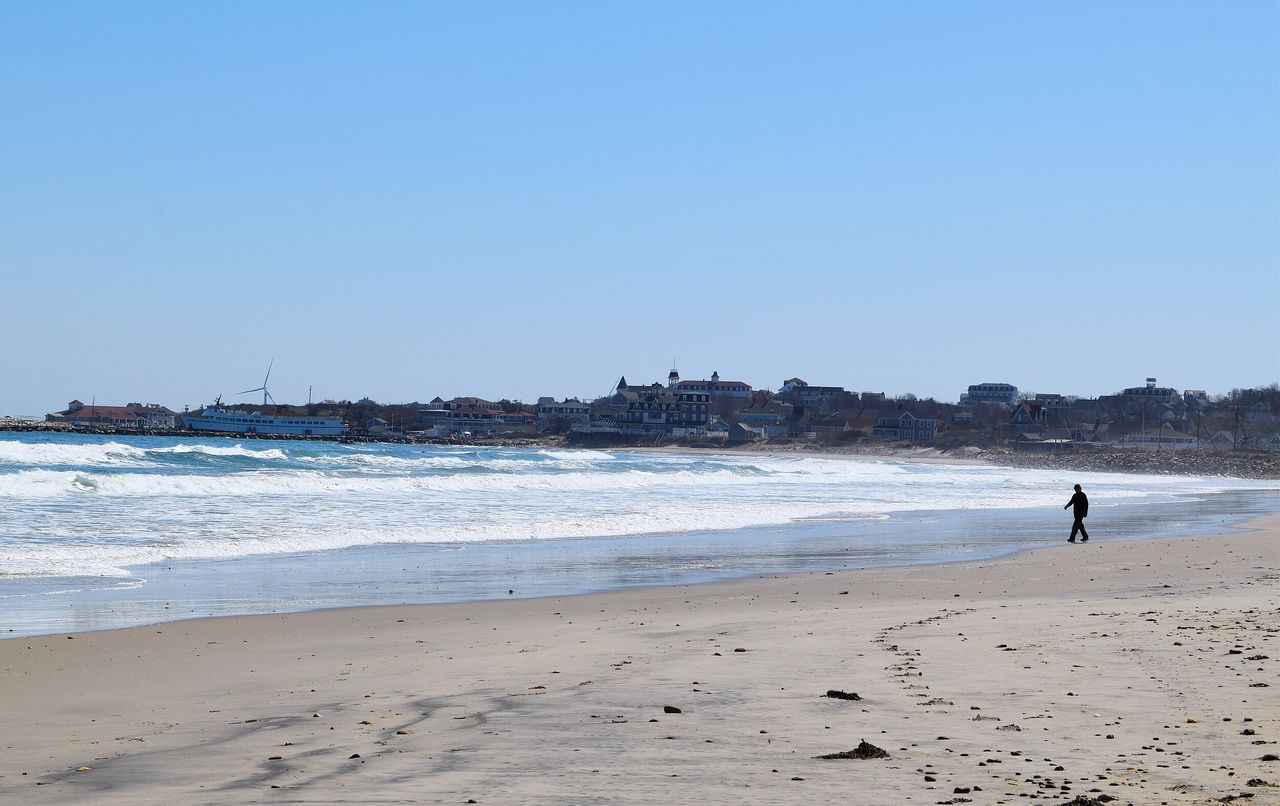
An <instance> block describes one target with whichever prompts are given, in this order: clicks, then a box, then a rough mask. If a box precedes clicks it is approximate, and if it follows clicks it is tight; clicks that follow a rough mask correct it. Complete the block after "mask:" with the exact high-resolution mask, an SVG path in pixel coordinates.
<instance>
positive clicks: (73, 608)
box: [0, 490, 1280, 643]
mask: <svg viewBox="0 0 1280 806" xmlns="http://www.w3.org/2000/svg"><path fill="white" fill-rule="evenodd" d="M1277 504H1280V490H1245V491H1236V492H1219V493H1217V494H1215V495H1202V494H1199V493H1185V494H1182V495H1181V496H1177V497H1175V498H1174V499H1171V500H1170V501H1168V502H1158V501H1157V502H1139V503H1125V502H1123V501H1122V502H1120V503H1118V504H1113V505H1111V506H1108V507H1104V508H1102V509H1101V510H1099V511H1098V512H1097V513H1095V518H1094V519H1093V520H1094V521H1095V522H1094V523H1093V524H1092V525H1091V528H1093V529H1094V530H1095V531H1097V530H1099V529H1100V530H1101V532H1102V534H1101V535H1100V537H1101V538H1102V539H1103V540H1106V541H1107V542H1133V541H1137V542H1146V541H1150V540H1153V539H1168V538H1174V539H1183V538H1186V537H1188V536H1191V535H1205V534H1223V533H1231V532H1232V531H1234V530H1236V529H1238V528H1241V525H1242V524H1243V523H1245V522H1247V521H1248V520H1250V519H1251V518H1253V517H1257V516H1259V515H1266V514H1280V512H1278V510H1280V506H1277ZM1060 520H1061V519H1049V518H1046V517H1044V515H1043V513H1041V512H1040V511H1039V510H1038V509H1034V508H1033V509H1026V508H1014V509H1003V510H959V511H950V510H919V511H906V512H899V513H896V514H895V515H894V516H893V517H888V518H884V519H874V520H871V521H862V522H858V521H843V520H841V521H832V522H826V521H821V520H820V521H817V522H813V523H805V522H803V521H800V522H793V523H790V524H785V525H777V526H772V527H753V528H747V529H730V530H723V531H707V532H679V533H670V534H653V535H637V536H631V537H581V538H568V539H556V540H546V541H520V540H517V541H504V540H497V541H484V542H480V543H469V544H464V545H461V546H459V545H456V544H437V543H421V544H401V543H388V544H369V545H357V546H351V547H347V548H343V549H338V550H331V551H314V552H303V553H287V554H268V555H257V556H252V555H251V556H243V557H238V558H220V559H218V558H211V559H203V560H202V559H187V560H162V561H157V562H153V563H148V564H144V565H134V566H127V567H126V570H127V571H128V572H129V574H130V576H129V577H128V578H127V580H122V581H121V582H120V583H114V584H109V578H103V579H101V580H99V581H98V582H100V583H103V584H102V586H98V582H94V581H92V580H91V579H90V578H76V577H49V578H29V579H26V580H16V579H11V580H8V581H7V583H6V585H5V588H4V589H5V590H6V595H5V596H4V597H3V598H0V601H4V602H6V606H7V611H8V614H7V615H8V619H7V621H8V623H4V622H0V643H2V642H4V641H10V640H24V639H26V638H31V637H39V636H48V635H58V634H63V633H65V632H67V631H68V630H75V631H77V632H80V633H89V632H102V631H109V630H114V629H122V628H132V627H145V626H161V625H165V624H174V623H180V622H184V621H190V620H194V619H200V618H209V617H238V616H250V615H280V614H288V613H307V612H319V611H327V610H338V609H343V608H347V607H379V606H400V605H408V606H417V605H427V604H446V603H450V604H456V603H479V602H492V601H538V600H543V599H547V598H552V597H565V596H579V595H604V594H608V593H612V592H618V591H624V592H625V591H644V590H654V589H663V588H666V587H669V586H671V585H674V584H679V585H687V586H700V585H714V584H720V583H727V582H734V581H740V580H743V579H751V578H755V577H757V576H759V575H789V574H805V573H813V572H826V571H839V572H848V571H853V570H876V569H904V568H912V567H929V566H938V565H951V564H956V563H965V562H975V561H984V560H998V559H1000V558H1002V557H1010V556H1016V555H1017V554H1019V553H1021V552H1025V551H1034V550H1037V549H1039V548H1044V547H1047V546H1053V545H1057V544H1058V543H1059V542H1061V540H1063V539H1064V537H1063V536H1064V535H1065V534H1066V530H1065V524H1063V523H1061V522H1060ZM983 531H985V532H994V533H995V534H994V535H987V536H978V537H975V535H981V534H982V532H983ZM925 532H927V533H928V534H929V535H930V537H929V538H926V539H924V540H923V541H922V540H920V538H919V537H918V536H919V535H920V534H922V533H925ZM1001 535H1003V536H1001ZM349 569H358V570H357V571H356V573H355V574H354V575H353V574H352V573H351V572H350V571H349ZM570 569H572V570H570ZM460 580H465V581H462V582H460ZM509 588H510V589H511V590H508V589H509ZM246 597H248V598H246Z"/></svg>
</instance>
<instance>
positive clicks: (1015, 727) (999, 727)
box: [996, 722, 1022, 731]
mask: <svg viewBox="0 0 1280 806" xmlns="http://www.w3.org/2000/svg"><path fill="white" fill-rule="evenodd" d="M996 730H1018V731H1020V730H1022V728H1021V727H1020V726H1019V725H1017V724H1016V723H1014V722H1010V723H1009V724H1008V725H996Z"/></svg>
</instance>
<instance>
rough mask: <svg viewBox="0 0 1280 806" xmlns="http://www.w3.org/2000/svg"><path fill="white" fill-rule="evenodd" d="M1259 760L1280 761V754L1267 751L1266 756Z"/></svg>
mask: <svg viewBox="0 0 1280 806" xmlns="http://www.w3.org/2000/svg"><path fill="white" fill-rule="evenodd" d="M1258 761H1280V756H1277V755H1276V754H1275V753H1267V754H1266V755H1265V756H1263V757H1262V758H1260V759H1258Z"/></svg>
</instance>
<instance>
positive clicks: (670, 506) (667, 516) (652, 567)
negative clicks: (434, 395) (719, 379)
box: [0, 434, 1280, 636]
mask: <svg viewBox="0 0 1280 806" xmlns="http://www.w3.org/2000/svg"><path fill="white" fill-rule="evenodd" d="M1075 483H1080V484H1082V485H1084V487H1085V490H1086V491H1087V492H1088V493H1089V495H1090V499H1091V501H1092V507H1091V510H1090V517H1089V521H1088V524H1089V528H1090V531H1091V533H1094V534H1095V535H1096V536H1097V538H1104V539H1134V538H1143V537H1159V536H1167V535H1176V534H1184V533H1197V532H1207V531H1214V530H1220V529H1222V528H1225V527H1226V526H1228V525H1229V524H1230V523H1233V522H1235V521H1238V520H1239V519H1240V518H1242V517H1244V516H1247V515H1251V514H1255V513H1259V512H1270V511H1276V510H1277V509H1280V499H1277V497H1276V496H1274V495H1273V494H1268V491H1271V492H1272V493H1274V491H1275V490H1276V489H1277V487H1278V485H1277V484H1276V483H1275V482H1267V481H1264V482H1258V481H1241V480H1234V479H1219V478H1202V477H1186V476H1137V475H1119V474H1103V473H1071V474H1069V475H1068V474H1064V473H1062V472H1060V471H1047V470H1046V471H1040V470H1013V469H1007V468H993V467H981V466H956V465H913V464H909V463H900V462H870V461H851V460H827V459H817V458H810V457H804V456H788V457H768V456H717V455H705V454H697V455H681V454H654V453H637V452H627V451H607V452H605V451H567V450H566V451H561V450H538V449H499V448H495V449H487V448H486V449H471V448H463V447H442V446H421V445H417V446H410V445H383V444H365V445H344V444H335V443H308V442H293V441H279V442H274V441H267V440H246V441H243V442H237V441H235V440H227V439H217V438H203V439H200V438H191V439H178V438H158V437H156V438H153V437H113V438H104V437H93V436H78V435H47V434H11V435H0V636H5V635H12V636H16V635H23V634H32V633H45V632H56V631H64V630H86V629H101V628H106V627H117V626H125V625H130V624H144V623H152V622H157V621H164V620H169V619H175V618H187V617H191V616H199V615H223V614H231V613H257V612H277V611H284V610H300V609H309V608H315V607H329V606H342V605H352V604H390V603H398V602H430V601H458V600H467V599H481V598H490V597H495V596H502V597H506V596H510V595H516V596H533V595H544V594H564V593H579V592H584V591H589V590H604V589H610V588H616V587H624V586H632V585H643V584H657V583H671V582H702V581H707V580H710V579H717V578H726V577H733V576H741V575H745V574H752V573H762V572H769V571H797V570H812V569H818V568H843V567H865V566H872V565H889V564H901V563H912V562H938V561H949V560H956V559H970V558H976V557H984V556H993V555H995V554H1000V553H1005V552H1007V551H1011V550H1015V549H1019V548H1025V547H1029V546H1036V545H1046V544H1049V543H1052V542H1057V541H1060V540H1062V539H1064V538H1065V536H1066V531H1067V529H1068V528H1069V526H1070V517H1069V514H1068V513H1066V512H1063V511H1062V509H1061V507H1062V505H1063V504H1064V503H1065V502H1066V500H1067V498H1069V496H1070V493H1071V489H1070V488H1071V485H1072V484H1075ZM509 590H513V591H515V593H514V594H509V593H508V591H509Z"/></svg>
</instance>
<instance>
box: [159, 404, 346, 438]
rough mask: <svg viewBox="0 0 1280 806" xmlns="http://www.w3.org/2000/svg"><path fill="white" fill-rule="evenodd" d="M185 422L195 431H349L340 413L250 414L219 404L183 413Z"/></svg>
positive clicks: (323, 434) (320, 434)
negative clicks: (313, 414) (311, 414)
mask: <svg viewBox="0 0 1280 806" xmlns="http://www.w3.org/2000/svg"><path fill="white" fill-rule="evenodd" d="M182 424H183V425H184V426H185V427H186V428H187V429H188V430H191V431H217V432H220V433H224V434H296V435H298V436H313V437H337V436H342V435H343V434H345V433H347V425H346V423H344V422H342V419H341V418H340V417H307V416H304V415H296V414H274V415H269V416H268V415H265V414H262V413H261V412H257V411H255V412H253V413H252V414H246V413H244V412H243V411H237V410H235V409H224V408H222V407H221V406H219V405H218V404H216V403H215V404H212V405H209V406H205V407H204V408H203V409H201V410H200V412H199V413H196V414H184V415H182Z"/></svg>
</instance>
